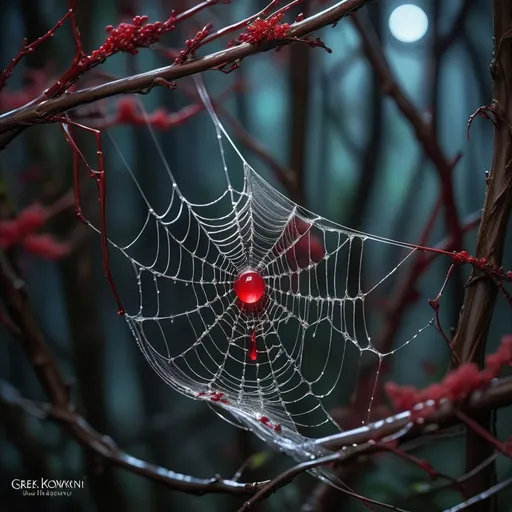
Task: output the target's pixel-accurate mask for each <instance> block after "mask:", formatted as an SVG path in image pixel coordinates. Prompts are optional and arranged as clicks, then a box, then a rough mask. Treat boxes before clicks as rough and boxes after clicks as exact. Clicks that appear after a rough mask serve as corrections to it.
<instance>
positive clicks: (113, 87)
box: [0, 0, 374, 148]
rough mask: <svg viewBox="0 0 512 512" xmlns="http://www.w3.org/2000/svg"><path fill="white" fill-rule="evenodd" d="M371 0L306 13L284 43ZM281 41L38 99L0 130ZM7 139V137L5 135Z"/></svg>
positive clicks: (0, 121) (0, 122)
mask: <svg viewBox="0 0 512 512" xmlns="http://www.w3.org/2000/svg"><path fill="white" fill-rule="evenodd" d="M373 1H374V0H342V1H341V2H338V3H337V4H335V5H333V6H332V7H329V8H327V9H325V10H324V11H322V12H319V13H317V14H315V15H313V16H310V17H309V18H307V19H305V20H304V21H301V22H298V23H295V24H293V25H292V26H291V27H290V30H289V32H288V33H287V39H286V40H285V43H289V42H290V40H291V39H294V38H302V37H304V36H306V35H307V34H309V33H311V32H314V31H316V30H319V29H320V28H322V27H325V26H327V25H331V24H335V23H337V22H338V21H339V20H340V19H341V18H344V17H345V16H348V15H349V14H351V13H353V12H354V11H356V10H358V9H360V8H361V7H363V6H364V5H366V4H369V3H370V2H373ZM282 44H284V43H283V41H279V40H275V41H268V42H265V43H261V44H255V45H253V44H249V43H247V44H242V45H240V46H236V47H234V48H229V49H227V50H222V51H220V52H216V53H213V54H211V55H208V56H206V57H201V58H198V59H195V60H191V61H188V62H185V63H183V64H180V65H177V64H173V65H171V66H166V67H163V68H159V69H155V70H152V71H148V72H145V73H140V74H138V75H134V76H130V77H126V78H122V79H120V80H114V81H112V82H108V83H106V84H103V85H99V86H96V87H90V88H87V89H83V90H81V91H77V92H74V93H70V94H66V95H63V96H59V97H57V98H54V99H50V100H46V101H42V102H40V103H36V104H29V105H26V106H24V107H21V108H19V109H17V110H14V111H12V112H8V113H6V114H3V115H2V116H0V134H2V133H6V132H9V131H11V130H14V129H16V128H19V127H20V125H21V126H27V125H33V124H37V123H41V122H44V121H45V120H48V118H51V117H52V116H56V115H59V114H62V113H63V112H66V111H67V110H70V109H73V108H76V107H78V106H81V105H86V104H88V103H92V102H94V101H98V100H101V99H104V98H109V97H111V96H115V95H118V94H126V93H140V92H148V91H149V90H151V88H153V87H155V86H158V85H161V83H162V81H165V82H171V81H174V80H177V79H179V78H183V77H185V76H190V75H193V74H196V73H201V72H203V71H207V70H212V69H221V68H223V67H225V66H226V65H229V64H233V63H239V62H240V61H241V60H242V59H244V58H245V57H249V56H250V55H254V54H256V53H261V52H265V51H268V50H272V49H274V48H276V47H278V46H280V45H282ZM7 139H8V140H9V138H8V137H7ZM8 140H7V141H8ZM2 142H3V144H2V143H0V148H1V147H4V146H5V144H6V142H5V141H2Z"/></svg>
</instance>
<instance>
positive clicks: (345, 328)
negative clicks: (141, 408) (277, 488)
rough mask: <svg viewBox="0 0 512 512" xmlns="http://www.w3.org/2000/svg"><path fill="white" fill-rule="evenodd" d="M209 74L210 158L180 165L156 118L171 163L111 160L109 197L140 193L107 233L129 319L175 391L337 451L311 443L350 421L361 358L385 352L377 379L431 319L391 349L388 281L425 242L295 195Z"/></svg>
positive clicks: (295, 442)
mask: <svg viewBox="0 0 512 512" xmlns="http://www.w3.org/2000/svg"><path fill="white" fill-rule="evenodd" d="M197 85H198V91H199V94H200V96H201V99H202V101H203V102H204V106H205V109H206V112H207V113H208V119H209V121H208V123H207V128H208V130H207V131H204V137H203V135H201V136H198V139H200V140H197V141H195V142H196V143H197V148H198V151H209V152H210V153H209V156H208V160H209V162H210V164H209V165H208V168H207V169H205V168H204V167H203V168H197V166H195V165H190V167H187V168H186V169H180V170H179V173H178V172H177V171H176V170H173V169H171V165H170V164H169V163H168V160H167V159H166V157H165V156H164V149H165V146H162V145H161V144H160V143H159V142H158V138H157V136H156V134H154V133H153V132H152V131H151V126H148V128H149V130H150V132H151V140H150V141H149V142H150V144H151V145H152V147H151V148H150V149H149V148H148V150H147V151H150V152H151V153H155V154H157V155H158V156H159V160H160V162H161V163H160V165H159V166H158V167H159V168H158V169H154V168H150V169H146V168H144V169H143V173H141V172H140V171H136V170H135V167H134V166H132V164H129V163H128V160H129V158H127V157H126V156H125V155H126V151H123V149H122V148H119V156H120V159H118V160H119V161H120V162H121V163H122V166H121V167H122V170H118V171H114V170H112V169H109V170H108V171H107V172H108V173H110V174H108V177H107V182H108V183H109V186H110V188H109V197H110V198H111V197H113V196H114V194H116V195H122V194H124V193H126V194H131V196H130V197H131V198H132V199H130V200H129V204H130V206H129V207H127V206H126V204H128V200H127V201H125V202H124V203H123V204H124V205H125V206H124V211H123V216H124V218H125V219H126V218H128V219H129V221H128V222H125V224H124V225H123V227H121V228H120V227H119V226H118V227H117V228H115V229H112V230H110V231H109V233H108V240H109V252H110V255H111V261H112V267H113V274H114V278H115V277H116V273H117V272H121V270H120V269H121V268H122V267H123V266H124V267H125V269H124V274H123V277H122V278H120V279H118V280H116V279H115V282H116V285H117V286H118V287H119V288H120V293H121V295H123V294H124V296H127V297H129V298H128V300H127V302H126V303H125V304H124V305H125V307H126V314H125V318H126V321H127V323H128V325H129V327H130V330H131V332H132V333H133V336H134V337H135V339H136V340H137V343H138V345H139V346H140V348H141V350H142V352H143V354H144V356H145V357H146V358H147V360H148V361H149V363H150V365H151V366H152V367H153V369H154V370H155V371H156V372H157V373H158V375H159V376H160V377H161V378H162V379H164V381H165V382H167V383H168V384H169V385H170V386H171V387H173V388H174V389H175V390H176V391H178V392H180V393H183V394H185V395H187V396H188V397H190V398H193V399H197V400H201V401H205V402H207V403H208V404H209V405H212V406H214V408H215V409H216V410H217V411H219V412H220V414H221V415H222V416H223V417H224V418H225V419H227V420H228V421H231V422H234V423H236V424H238V425H240V426H243V427H245V428H249V429H250V430H252V431H253V432H254V433H256V434H257V435H258V436H259V437H261V438H263V439H264V440H265V441H267V442H269V443H271V444H274V445H277V447H279V448H280V449H281V450H283V451H286V452H287V453H289V454H291V455H293V456H294V457H296V458H297V459H299V460H304V459H308V458H311V457H314V456H318V455H321V454H325V453H326V451H325V450H323V449H320V448H318V447H314V446H315V445H314V444H313V445H312V444H311V442H310V441H311V440H314V439H318V438H320V437H322V436H327V435H329V434H332V433H336V432H339V431H340V429H341V427H340V425H339V421H338V420H337V418H335V417H334V415H333V413H332V408H333V407H334V406H336V405H337V404H339V403H340V402H341V400H342V398H343V397H345V398H346V397H348V396H350V395H351V394H352V393H353V392H354V391H357V390H354V389H353V382H354V381H355V380H356V378H357V374H358V371H359V370H360V368H361V360H362V359H363V358H366V359H367V360H368V361H373V363H374V369H373V375H374V377H375V378H374V382H376V381H377V378H378V372H379V369H380V367H381V363H382V361H383V360H384V359H385V358H386V357H390V356H391V355H392V354H394V353H396V352H397V351H399V350H400V349H402V348H404V347H406V346H408V345H409V344H411V342H412V341H413V340H415V338H417V336H418V334H419V333H420V332H421V330H423V329H424V328H425V327H426V326H428V325H429V321H430V316H431V315H430V313H429V312H428V311H427V312H426V316H425V318H423V319H422V320H421V322H422V323H421V324H419V326H418V324H415V326H414V328H412V329H410V332H409V333H406V334H405V335H403V338H402V339H401V340H398V342H397V343H395V345H394V346H393V347H390V348H389V349H387V350H385V351H380V350H379V347H377V346H376V344H375V341H374V339H373V337H372V332H373V331H376V330H377V327H378V324H375V322H374V321H373V319H372V318H373V316H375V317H383V316H384V315H385V309H383V307H382V304H384V303H385V302H386V299H387V295H388V294H389V293H390V292H391V290H392V287H390V285H389V283H390V282H391V281H393V279H394V278H395V277H396V275H397V271H398V270H399V269H400V267H401V266H402V265H404V264H406V263H407V260H408V258H409V257H410V256H411V255H412V254H413V253H414V251H416V250H417V249H415V247H414V246H412V245H409V244H405V243H399V242H395V241H391V240H388V239H385V238H380V237H377V236H372V235H369V234H365V233H362V232H359V231H354V230H352V229H349V228H347V227H344V226H341V225H339V224H336V223H334V222H331V221H329V220H327V219H325V218H322V217H321V216H319V215H316V214H314V213H312V212H310V211H308V210H306V209H304V208H303V207H301V206H298V205H297V204H295V203H294V202H293V201H291V200H290V199H288V198H287V197H286V196H285V195H283V194H282V193H281V192H279V191H278V190H277V189H276V188H274V187H273V186H272V185H270V184H269V183H268V182H267V181H266V180H265V179H263V178H262V177H261V176H260V174H258V172H257V171H256V170H255V169H254V168H253V167H252V166H251V165H249V163H248V162H247V161H246V160H245V158H244V156H243V155H242V154H241V152H240V151H239V150H238V148H237V146H236V145H235V144H234V142H233V141H232V139H231V138H230V136H229V135H228V133H227V131H226V129H225V128H224V126H223V124H222V123H221V122H220V120H219V118H218V117H217V115H216V113H215V110H214V107H213V105H212V103H211V101H210V99H209V97H208V94H207V92H206V90H205V88H204V86H203V85H202V82H197ZM203 119H204V118H203ZM202 128H203V130H204V123H202ZM201 133H203V132H201ZM112 140H113V141H114V144H117V143H116V142H115V140H116V139H115V136H113V137H112ZM190 143H191V144H193V143H194V142H193V141H190ZM116 147H117V146H116ZM106 161H107V165H106V167H107V168H108V159H107V160H106ZM111 167H112V165H111ZM143 167H144V166H143ZM123 180H124V181H123ZM111 182H113V183H112V184H111ZM121 182H122V183H124V185H122V186H121V185H120V183H121ZM149 182H151V183H152V185H151V186H148V185H147V183H149ZM155 183H156V185H155ZM123 187H124V188H123ZM130 187H131V188H130ZM133 198H135V199H136V201H135V200H134V199H133ZM109 201H115V199H109ZM127 208H128V210H133V211H126V210H127ZM135 210H137V211H139V212H141V213H140V215H139V216H137V215H136V213H135ZM127 215H128V217H126V216H127ZM111 220H112V219H111ZM112 222H113V223H114V224H115V219H114V220H113V221H112ZM91 225H93V227H94V225H97V223H94V222H92V221H91ZM97 229H98V230H99V228H97ZM368 261H371V262H373V265H369V264H368ZM375 261H378V265H375ZM134 299H135V300H134ZM426 309H427V310H428V308H426ZM366 406H367V407H368V409H370V407H371V400H370V403H368V404H366Z"/></svg>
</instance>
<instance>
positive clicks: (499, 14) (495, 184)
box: [452, 0, 512, 512]
mask: <svg viewBox="0 0 512 512" xmlns="http://www.w3.org/2000/svg"><path fill="white" fill-rule="evenodd" d="M493 8H494V41H495V49H494V55H493V61H492V63H491V75H492V78H493V101H492V105H491V107H489V109H490V110H491V111H492V113H493V115H494V122H495V127H494V148H493V161H492V167H491V171H490V173H489V176H488V179H487V191H486V196H485V202H484V207H483V210H482V221H481V224H480V229H479V232H478V238H477V243H476V250H475V257H476V258H486V259H487V260H488V261H489V262H490V263H491V264H493V265H495V266H496V267H500V266H501V264H502V258H503V251H504V247H505V239H506V235H507V226H508V222H509V217H510V212H511V210H512V131H511V126H512V104H511V98H512V65H511V62H512V42H511V40H510V27H511V25H512V0H494V1H493ZM500 284H502V283H500V282H499V281H498V282H495V281H493V280H491V279H489V278H488V277H487V276H486V275H485V274H484V273H482V272H481V271H479V270H478V269H473V272H472V275H471V278H470V280H469V281H468V283H467V286H466V294H465V297H464V303H463V306H462V313H461V316H460V320H459V325H458V327H457V332H456V335H455V337H454V338H453V342H452V343H453V347H454V351H455V354H456V355H457V356H458V358H459V360H460V361H462V362H466V361H471V362H475V363H478V364H481V362H482V359H483V355H484V352H485V345H486V341H487V334H488V331H489V326H490V322H491V319H492V315H493V310H494V304H495V301H496V297H497V294H498V286H499V285H500ZM497 285H498V286H497ZM477 419H478V421H479V423H480V425H481V426H482V427H483V428H485V429H487V430H489V429H490V427H491V420H492V417H491V414H490V413H488V414H484V415H483V416H481V417H479V418H477ZM492 450H493V448H492V446H490V445H489V443H487V441H485V440H484V439H481V438H480V437H479V436H478V435H476V434H475V433H474V432H472V431H471V430H470V431H468V435H467V439H466V470H468V471H469V470H471V469H472V468H473V467H475V466H477V465H478V464H480V463H481V462H482V460H485V459H486V458H487V457H488V456H489V454H490V453H491V452H492ZM493 483H494V465H492V466H489V467H488V468H487V469H486V470H485V471H482V472H480V473H478V475H476V476H475V477H474V478H472V479H471V480H470V481H469V482H468V489H469V488H471V489H472V491H473V492H474V493H475V492H476V493H480V492H484V491H485V490H486V489H488V488H489V487H490V486H491V485H492V484H493ZM471 510H472V511H475V512H476V511H482V512H483V511H487V510H489V509H488V508H487V505H486V504H479V503H477V504H476V505H475V506H473V507H472V508H471Z"/></svg>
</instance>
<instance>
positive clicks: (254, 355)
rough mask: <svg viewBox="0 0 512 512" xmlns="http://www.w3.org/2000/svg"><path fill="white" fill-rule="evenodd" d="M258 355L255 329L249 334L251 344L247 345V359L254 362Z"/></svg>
mask: <svg viewBox="0 0 512 512" xmlns="http://www.w3.org/2000/svg"><path fill="white" fill-rule="evenodd" d="M257 357H258V354H257V352H256V329H254V330H253V331H252V333H251V344H250V345H249V359H250V360H251V361H256V359H257Z"/></svg>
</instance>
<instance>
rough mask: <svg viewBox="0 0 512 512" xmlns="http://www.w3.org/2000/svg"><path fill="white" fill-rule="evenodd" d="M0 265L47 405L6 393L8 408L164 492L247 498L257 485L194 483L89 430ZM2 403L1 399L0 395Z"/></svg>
mask: <svg viewBox="0 0 512 512" xmlns="http://www.w3.org/2000/svg"><path fill="white" fill-rule="evenodd" d="M0 267H1V268H0V295H1V297H2V298H3V300H4V303H5V306H6V309H7V311H8V313H9V315H10V317H11V318H12V320H13V322H14V323H15V324H16V326H17V329H18V331H19V334H20V339H21V340H22V344H23V348H24V350H25V352H26V353H27V355H28V357H29V359H30V362H31V363H32V366H33V367H34V369H35V370H36V373H37V376H38V378H39V381H40V382H41V384H42V386H43V388H44V389H45V391H46V393H47V394H48V396H49V397H50V401H51V403H50V404H49V405H46V406H41V405H38V404H35V403H34V402H30V401H28V400H24V399H22V398H21V397H20V396H19V394H16V393H10V395H9V399H10V403H11V405H12V403H13V400H14V399H16V401H17V403H18V404H19V405H20V407H23V409H24V410H25V411H26V412H28V413H30V414H35V415H36V416H38V417H40V418H43V419H46V418H48V419H51V420H53V421H56V422H59V423H62V424H64V425H65V426H66V427H67V428H68V430H69V432H70V434H71V435H72V436H73V438H74V439H75V440H76V441H78V442H79V443H80V444H81V445H82V446H84V447H86V448H87V449H89V450H92V451H93V452H95V453H96V454H98V455H100V456H101V457H103V458H105V459H106V460H108V461H110V462H111V463H112V464H114V465H116V466H119V467H122V468H125V469H127V470H129V471H131V472H132V473H136V474H138V475H141V476H144V477H146V478H150V479H152V480H155V481H157V482H162V483H165V484H166V485H168V486H169V487H170V488H172V489H176V490H180V491H181V492H186V493H190V494H199V495H201V494H206V493H230V494H235V495H251V494H253V493H254V492H256V491H257V490H258V489H259V488H261V486H262V485H263V483H254V484H243V483H239V482H234V481H231V480H223V479H221V478H218V477H214V478H211V479H200V478H195V477H191V476H189V475H183V474H180V473H175V472H173V471H170V470H167V469H164V468H161V467H159V466H155V465H154V464H150V463H148V462H145V461H142V460H140V459H137V458H135V457H132V456H131V455H128V454H127V453H125V452H123V451H121V450H120V449H119V448H118V447H117V445H116V444H115V443H114V441H113V440H112V439H111V438H110V437H108V436H105V435H103V434H100V433H99V432H97V431H96V430H94V429H93V428H92V427H91V426H90V425H89V424H88V423H87V421H86V420H85V419H84V418H83V417H82V416H81V415H80V414H78V413H77V411H76V407H75V405H74V404H73V403H72V402H71V401H70V400H69V392H68V386H67V385H66V383H65V382H64V380H63V378H62V376H61V374H60V372H59V370H58V368H57V365H56V362H55V360H54V358H53V356H52V354H51V353H50V350H49V349H48V345H47V344H46V341H45V339H44V336H43V334H42V333H41V331H40V329H39V327H38V324H37V321H36V319H35V316H34V314H33V312H32V310H31V309H30V307H29V304H28V300H27V297H26V294H25V293H24V291H23V284H22V282H21V281H20V280H19V279H13V278H15V274H14V271H13V270H12V268H10V267H9V263H8V261H7V260H6V258H5V256H4V257H2V259H1V261H0ZM2 389H5V387H4V388H2ZM3 399H4V400H5V396H4V397H3Z"/></svg>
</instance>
